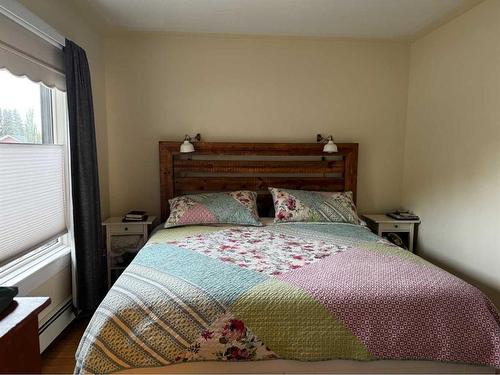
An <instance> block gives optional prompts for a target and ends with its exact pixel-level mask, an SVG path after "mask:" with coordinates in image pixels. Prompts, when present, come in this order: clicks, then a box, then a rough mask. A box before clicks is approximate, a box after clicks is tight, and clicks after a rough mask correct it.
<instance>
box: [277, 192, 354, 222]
mask: <svg viewBox="0 0 500 375" xmlns="http://www.w3.org/2000/svg"><path fill="white" fill-rule="evenodd" d="M269 191H270V192H271V194H272V196H273V202H274V210H275V217H274V222H275V223H283V222H298V221H301V222H336V223H350V224H360V223H361V221H360V219H359V217H358V215H357V213H356V206H355V205H354V202H353V200H352V192H350V191H347V192H328V191H305V190H290V189H279V188H269Z"/></svg>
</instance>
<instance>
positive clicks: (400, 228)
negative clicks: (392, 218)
mask: <svg viewBox="0 0 500 375" xmlns="http://www.w3.org/2000/svg"><path fill="white" fill-rule="evenodd" d="M410 228H411V224H408V223H380V224H379V230H380V231H381V232H407V231H409V230H410Z"/></svg>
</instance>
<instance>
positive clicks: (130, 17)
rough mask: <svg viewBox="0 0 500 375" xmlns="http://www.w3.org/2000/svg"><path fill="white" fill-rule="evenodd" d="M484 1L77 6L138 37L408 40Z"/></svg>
mask: <svg viewBox="0 0 500 375" xmlns="http://www.w3.org/2000/svg"><path fill="white" fill-rule="evenodd" d="M480 1H481V0H77V2H80V3H87V5H88V6H90V7H91V8H92V9H93V11H94V12H95V13H99V16H100V17H101V18H103V19H104V21H105V23H106V24H107V26H108V27H112V28H121V29H129V30H138V31H170V32H191V33H192V32H194V33H230V34H263V35H292V36H319V37H325V36H328V37H349V38H390V39H398V38H408V37H412V36H415V35H417V34H418V33H420V32H422V30H425V29H427V28H430V27H431V26H432V25H434V24H436V23H439V22H440V21H443V20H445V19H449V18H450V17H452V16H453V15H456V14H458V13H461V12H463V11H465V10H467V9H469V8H471V7H472V6H474V5H476V4H477V3H479V2H480Z"/></svg>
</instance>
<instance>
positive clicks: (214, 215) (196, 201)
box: [165, 191, 262, 228]
mask: <svg viewBox="0 0 500 375" xmlns="http://www.w3.org/2000/svg"><path fill="white" fill-rule="evenodd" d="M169 203H170V216H169V217H168V219H167V221H166V222H165V228H171V227H177V226H181V225H208V224H239V225H254V226H260V225H262V224H261V222H260V221H259V215H258V213H257V193H255V192H253V191H232V192H227V193H206V194H193V195H182V196H179V197H175V198H173V199H170V200H169Z"/></svg>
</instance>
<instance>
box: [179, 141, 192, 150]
mask: <svg viewBox="0 0 500 375" xmlns="http://www.w3.org/2000/svg"><path fill="white" fill-rule="evenodd" d="M180 151H181V152H182V153H187V152H194V146H193V144H192V143H191V142H189V141H188V140H185V141H184V142H182V144H181V149H180Z"/></svg>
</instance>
